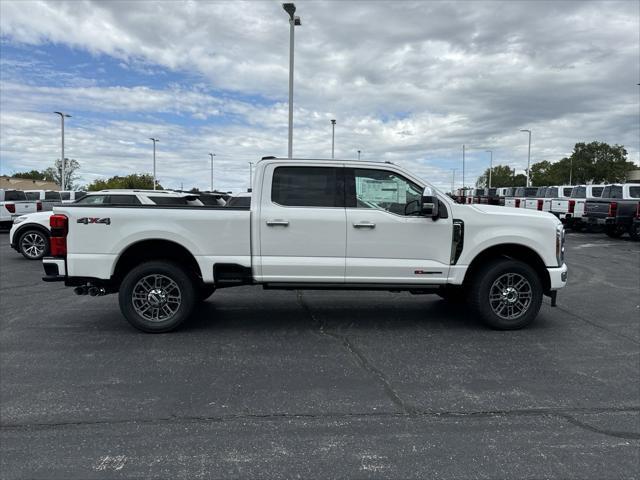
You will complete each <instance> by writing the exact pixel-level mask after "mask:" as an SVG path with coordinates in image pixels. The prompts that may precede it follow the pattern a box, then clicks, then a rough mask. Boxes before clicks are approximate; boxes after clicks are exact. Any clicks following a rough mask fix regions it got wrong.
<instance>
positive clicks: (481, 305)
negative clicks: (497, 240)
mask: <svg viewBox="0 0 640 480" xmlns="http://www.w3.org/2000/svg"><path fill="white" fill-rule="evenodd" d="M471 287H472V288H471V293H470V304H471V306H472V307H473V308H474V309H475V310H476V311H477V312H478V313H479V314H480V317H481V319H482V320H483V321H484V323H485V324H487V325H488V326H490V327H491V328H495V329H498V330H516V329H518V328H523V327H525V326H527V325H529V324H530V323H531V322H532V321H533V320H534V319H535V318H536V316H537V315H538V312H539V311H540V305H542V293H543V292H542V284H541V282H540V278H539V277H538V274H537V273H536V271H535V270H534V269H533V268H531V267H530V266H529V265H527V264H526V263H524V262H520V261H517V260H509V259H504V260H497V261H495V262H493V263H491V264H489V265H487V267H486V269H483V270H482V271H480V272H477V274H476V276H475V278H474V280H473V284H472V286H471Z"/></svg>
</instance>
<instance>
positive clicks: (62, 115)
mask: <svg viewBox="0 0 640 480" xmlns="http://www.w3.org/2000/svg"><path fill="white" fill-rule="evenodd" d="M53 113H55V114H57V115H60V125H61V126H62V142H61V144H62V153H61V155H60V167H61V169H62V172H61V175H60V176H61V177H62V178H61V179H60V188H61V190H63V191H64V190H66V186H67V182H66V178H65V168H64V167H65V163H67V162H65V158H64V119H65V117H66V118H71V115H68V114H66V113H63V112H53Z"/></svg>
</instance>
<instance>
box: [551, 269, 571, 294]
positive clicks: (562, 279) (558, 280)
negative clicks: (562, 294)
mask: <svg viewBox="0 0 640 480" xmlns="http://www.w3.org/2000/svg"><path fill="white" fill-rule="evenodd" d="M547 272H548V273H549V280H550V282H549V285H550V287H549V290H559V289H561V288H564V287H565V286H566V285H567V275H568V268H567V264H566V263H563V264H562V266H561V267H555V268H547Z"/></svg>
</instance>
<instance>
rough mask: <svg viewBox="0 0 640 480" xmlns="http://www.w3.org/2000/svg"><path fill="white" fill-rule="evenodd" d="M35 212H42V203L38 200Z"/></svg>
mask: <svg viewBox="0 0 640 480" xmlns="http://www.w3.org/2000/svg"><path fill="white" fill-rule="evenodd" d="M36 210H37V211H38V212H41V211H42V202H41V201H40V200H38V201H37V202H36Z"/></svg>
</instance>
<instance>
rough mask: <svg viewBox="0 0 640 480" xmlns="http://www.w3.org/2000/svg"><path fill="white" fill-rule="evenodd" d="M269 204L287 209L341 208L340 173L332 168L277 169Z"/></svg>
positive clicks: (341, 178)
mask: <svg viewBox="0 0 640 480" xmlns="http://www.w3.org/2000/svg"><path fill="white" fill-rule="evenodd" d="M271 201H272V202H273V203H276V204H278V205H283V206H287V207H343V206H344V180H343V172H342V169H338V168H334V167H277V168H276V169H275V170H274V172H273V180H272V183H271Z"/></svg>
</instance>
